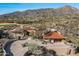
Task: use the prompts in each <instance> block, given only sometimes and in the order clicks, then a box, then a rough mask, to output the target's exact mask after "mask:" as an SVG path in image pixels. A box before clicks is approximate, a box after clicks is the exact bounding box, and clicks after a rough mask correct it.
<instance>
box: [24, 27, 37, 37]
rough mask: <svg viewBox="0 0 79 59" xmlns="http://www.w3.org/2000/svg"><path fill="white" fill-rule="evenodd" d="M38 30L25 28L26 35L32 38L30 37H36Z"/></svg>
mask: <svg viewBox="0 0 79 59" xmlns="http://www.w3.org/2000/svg"><path fill="white" fill-rule="evenodd" d="M36 30H37V29H36V28H33V27H27V28H25V29H24V33H25V34H24V35H28V36H30V35H35V33H36Z"/></svg>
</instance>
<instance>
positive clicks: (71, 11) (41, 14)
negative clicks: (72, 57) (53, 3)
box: [0, 6, 79, 46]
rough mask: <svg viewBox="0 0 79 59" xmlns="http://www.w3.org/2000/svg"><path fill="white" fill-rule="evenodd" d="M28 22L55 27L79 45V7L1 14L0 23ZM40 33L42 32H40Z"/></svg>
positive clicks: (42, 27) (41, 27)
mask: <svg viewBox="0 0 79 59" xmlns="http://www.w3.org/2000/svg"><path fill="white" fill-rule="evenodd" d="M5 22H6V23H19V24H27V25H31V26H34V27H37V28H39V29H45V28H49V27H51V28H55V29H57V30H58V31H60V32H61V33H63V34H64V36H65V37H67V40H68V41H69V40H70V41H71V42H73V43H75V44H76V45H77V46H79V9H78V8H75V7H71V6H64V7H60V8H56V9H55V8H47V9H37V10H26V11H22V12H20V11H17V12H13V13H9V14H4V15H0V23H5ZM39 34H40V33H39Z"/></svg>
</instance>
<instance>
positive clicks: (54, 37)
mask: <svg viewBox="0 0 79 59" xmlns="http://www.w3.org/2000/svg"><path fill="white" fill-rule="evenodd" d="M64 38H65V37H64V36H63V35H62V34H61V33H60V32H59V31H49V32H47V33H45V34H44V35H43V39H45V40H50V42H61V41H62V40H64Z"/></svg>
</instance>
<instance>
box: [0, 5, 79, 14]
mask: <svg viewBox="0 0 79 59" xmlns="http://www.w3.org/2000/svg"><path fill="white" fill-rule="evenodd" d="M64 5H70V6H73V7H77V8H79V3H70V4H69V3H68V4H67V3H0V15H1V14H6V13H11V12H15V11H23V10H29V9H40V8H58V7H62V6H64Z"/></svg>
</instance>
